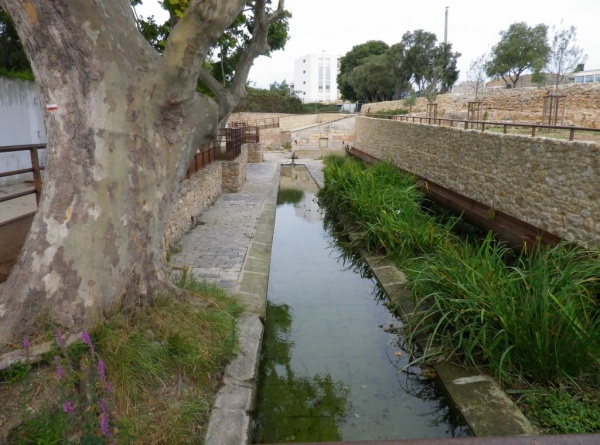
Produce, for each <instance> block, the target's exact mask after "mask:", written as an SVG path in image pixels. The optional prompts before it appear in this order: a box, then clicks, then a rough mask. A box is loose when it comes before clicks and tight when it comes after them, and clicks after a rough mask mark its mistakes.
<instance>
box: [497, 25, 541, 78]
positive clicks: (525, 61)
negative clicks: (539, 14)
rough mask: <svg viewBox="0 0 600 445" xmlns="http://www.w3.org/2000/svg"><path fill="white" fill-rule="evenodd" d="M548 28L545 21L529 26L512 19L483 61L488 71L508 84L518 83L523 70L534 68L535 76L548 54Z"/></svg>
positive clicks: (536, 76)
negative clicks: (488, 58)
mask: <svg viewBox="0 0 600 445" xmlns="http://www.w3.org/2000/svg"><path fill="white" fill-rule="evenodd" d="M547 32H548V27H547V26H546V25H544V24H539V25H536V26H534V27H530V26H528V25H527V24H526V23H524V22H517V23H513V24H512V25H510V26H509V28H508V30H506V31H501V32H500V37H501V38H500V41H499V42H498V43H497V44H496V45H495V46H494V47H493V48H492V51H491V54H490V60H489V61H488V62H487V64H486V73H487V75H488V76H490V77H494V78H502V80H504V82H505V83H506V84H507V85H508V84H509V83H510V84H511V86H515V85H517V82H518V81H519V77H521V74H523V73H524V72H526V71H533V74H534V78H535V79H538V78H539V77H540V73H541V70H542V69H543V68H544V66H545V65H546V61H547V60H548V56H549V54H550V46H549V45H548V38H547Z"/></svg>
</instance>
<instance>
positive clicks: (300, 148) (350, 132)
mask: <svg viewBox="0 0 600 445" xmlns="http://www.w3.org/2000/svg"><path fill="white" fill-rule="evenodd" d="M355 124H356V117H355V116H349V117H343V118H341V119H340V118H339V116H338V120H336V121H333V122H328V123H324V124H316V125H312V126H310V127H306V128H301V129H299V130H293V131H291V132H290V136H291V141H292V150H293V151H294V152H295V153H296V155H297V156H298V157H301V158H304V157H308V158H318V157H321V156H326V155H328V154H331V153H344V147H345V146H346V145H348V146H351V147H352V146H353V145H354V137H355Z"/></svg>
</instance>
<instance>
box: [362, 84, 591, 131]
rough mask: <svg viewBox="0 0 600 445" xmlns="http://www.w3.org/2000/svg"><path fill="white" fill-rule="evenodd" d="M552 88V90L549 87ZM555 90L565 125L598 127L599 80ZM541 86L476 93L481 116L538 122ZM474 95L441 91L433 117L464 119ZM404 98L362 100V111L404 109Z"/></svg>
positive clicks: (417, 111)
mask: <svg viewBox="0 0 600 445" xmlns="http://www.w3.org/2000/svg"><path fill="white" fill-rule="evenodd" d="M551 91H552V92H554V90H551ZM557 94H559V95H565V96H566V106H565V122H564V124H565V125H576V126H579V127H591V128H600V84H592V83H589V84H566V85H560V86H559V89H558V92H557ZM547 95H548V91H547V90H546V89H545V88H514V89H497V90H491V91H487V92H483V93H479V95H478V100H481V101H483V104H482V108H481V117H482V118H483V115H484V114H485V113H487V115H486V118H487V120H489V121H513V122H528V123H537V124H539V123H541V122H542V109H543V106H544V99H543V98H544V96H547ZM474 99H475V97H474V95H469V94H442V95H439V96H437V98H436V102H437V104H438V115H437V117H441V118H448V119H466V118H467V106H468V102H469V101H473V100H474ZM406 108H408V107H407V106H405V105H404V101H402V100H397V101H389V102H380V103H373V104H365V105H363V107H362V111H363V112H365V113H369V112H370V113H375V112H377V111H390V110H397V109H406ZM426 112H427V99H426V98H424V97H420V98H418V99H417V102H416V104H415V105H414V106H413V107H412V109H411V114H414V115H417V116H425V114H426Z"/></svg>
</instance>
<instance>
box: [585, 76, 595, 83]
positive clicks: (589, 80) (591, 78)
mask: <svg viewBox="0 0 600 445" xmlns="http://www.w3.org/2000/svg"><path fill="white" fill-rule="evenodd" d="M593 81H594V75H593V74H590V75H587V76H585V82H586V83H588V82H593Z"/></svg>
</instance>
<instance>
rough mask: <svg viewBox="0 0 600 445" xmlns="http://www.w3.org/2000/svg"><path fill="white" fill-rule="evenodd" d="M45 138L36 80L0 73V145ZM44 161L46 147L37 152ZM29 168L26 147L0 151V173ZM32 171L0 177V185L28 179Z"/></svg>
mask: <svg viewBox="0 0 600 445" xmlns="http://www.w3.org/2000/svg"><path fill="white" fill-rule="evenodd" d="M45 142H46V129H45V126H44V114H43V110H42V106H41V104H40V99H39V94H38V91H37V87H36V86H35V83H34V82H32V81H28V80H21V79H11V78H7V77H1V76H0V147H4V146H8V145H27V144H39V143H45ZM39 156H40V162H41V163H42V165H43V164H45V150H43V151H41V152H40V153H39ZM26 168H31V158H30V155H29V152H28V151H25V152H14V153H0V173H2V172H7V171H11V170H22V169H26ZM31 177H32V176H31V174H25V175H18V176H9V177H6V178H0V185H7V184H14V183H16V182H22V181H25V180H28V179H31Z"/></svg>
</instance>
